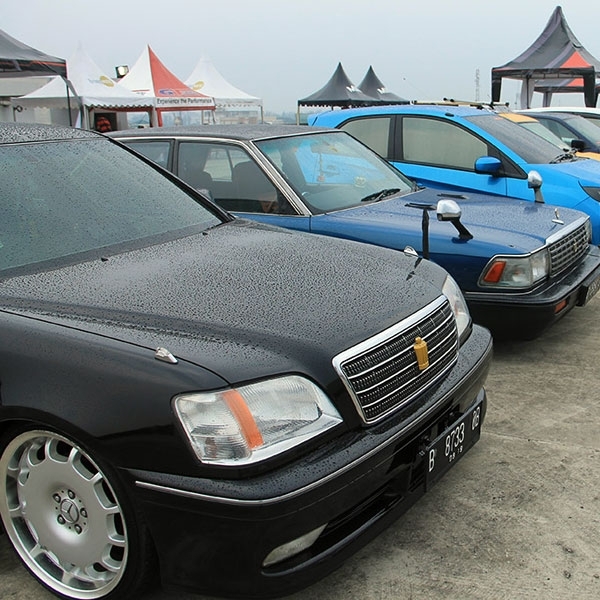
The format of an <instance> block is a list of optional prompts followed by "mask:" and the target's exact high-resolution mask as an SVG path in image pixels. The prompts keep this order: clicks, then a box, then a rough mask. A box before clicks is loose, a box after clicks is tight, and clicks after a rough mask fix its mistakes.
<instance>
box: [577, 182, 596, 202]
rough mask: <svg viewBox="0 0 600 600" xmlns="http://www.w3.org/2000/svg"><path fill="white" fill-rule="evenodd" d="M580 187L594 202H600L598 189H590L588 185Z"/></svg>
mask: <svg viewBox="0 0 600 600" xmlns="http://www.w3.org/2000/svg"><path fill="white" fill-rule="evenodd" d="M581 187H582V188H583V191H584V192H585V193H586V194H587V195H588V196H591V197H592V198H593V199H594V200H596V201H597V202H600V187H591V186H589V185H588V186H586V185H582V186H581Z"/></svg>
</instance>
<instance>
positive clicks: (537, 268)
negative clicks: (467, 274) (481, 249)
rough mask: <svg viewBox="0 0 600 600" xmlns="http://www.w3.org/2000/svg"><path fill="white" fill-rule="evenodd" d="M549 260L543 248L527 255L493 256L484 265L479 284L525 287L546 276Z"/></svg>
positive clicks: (531, 285) (529, 286) (515, 287)
mask: <svg viewBox="0 0 600 600" xmlns="http://www.w3.org/2000/svg"><path fill="white" fill-rule="evenodd" d="M549 264H550V260H549V257H548V251H547V250H546V249H545V248H544V249H543V250H538V251H537V252H534V253H533V254H530V255H528V256H495V257H494V258H493V259H492V260H491V261H490V262H489V263H488V264H487V266H486V267H485V269H484V270H483V273H482V274H481V278H480V279H479V285H481V286H484V287H499V288H514V289H527V288H531V287H533V286H534V285H535V284H536V283H539V282H540V281H543V280H544V279H546V278H547V277H548V270H549Z"/></svg>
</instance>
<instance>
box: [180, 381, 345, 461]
mask: <svg viewBox="0 0 600 600" xmlns="http://www.w3.org/2000/svg"><path fill="white" fill-rule="evenodd" d="M173 405H174V408H175V414H176V415H177V417H178V418H179V421H180V422H181V425H182V426H183V430H184V431H185V433H186V435H187V437H188V440H189V441H190V444H191V446H192V449H193V450H194V452H195V454H196V456H197V457H198V458H199V459H200V460H201V461H202V462H204V463H210V464H218V465H246V464H254V463H257V462H259V461H262V460H265V459H267V458H269V457H271V456H274V455H276V454H279V453H281V452H283V451H285V450H289V449H290V448H293V447H295V446H298V445H300V444H302V443H304V442H306V441H307V440H309V439H311V438H314V437H316V436H318V435H320V434H321V433H323V432H324V431H326V430H328V429H331V428H332V427H335V426H336V425H337V424H338V423H341V422H342V418H341V417H340V415H339V413H338V411H337V410H336V408H335V406H333V404H332V403H331V401H330V400H329V398H328V397H327V396H326V395H325V393H324V392H323V391H322V390H321V389H320V388H318V387H317V386H316V385H315V384H313V383H311V382H310V381H308V380H307V379H304V378H303V377H299V376H295V375H294V376H288V377H280V378H277V379H269V380H266V381H261V382H259V383H253V384H250V385H245V386H241V387H238V388H229V389H225V390H219V391H215V392H198V393H190V394H181V395H179V396H176V397H175V399H174V401H173Z"/></svg>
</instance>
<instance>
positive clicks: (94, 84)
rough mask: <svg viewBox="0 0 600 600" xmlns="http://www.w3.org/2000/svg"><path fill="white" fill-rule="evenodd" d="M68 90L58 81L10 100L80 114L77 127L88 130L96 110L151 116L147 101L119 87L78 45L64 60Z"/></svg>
mask: <svg viewBox="0 0 600 600" xmlns="http://www.w3.org/2000/svg"><path fill="white" fill-rule="evenodd" d="M67 77H68V80H69V82H70V83H71V88H70V89H69V88H68V87H67V85H66V84H65V81H64V80H63V79H62V78H61V77H55V78H53V79H52V80H51V81H49V82H48V83H47V84H46V85H44V86H42V87H41V88H39V89H37V90H35V91H33V92H31V93H29V94H27V95H25V96H21V97H20V98H16V99H14V100H13V104H16V105H18V106H21V107H23V108H24V109H28V108H47V109H69V108H71V109H73V107H75V110H76V111H77V112H79V113H80V116H81V120H80V125H82V126H83V127H87V128H89V127H90V126H91V124H92V123H93V112H94V111H95V110H98V109H100V110H109V111H116V112H119V111H127V112H129V111H145V112H149V113H151V112H152V109H153V105H152V102H150V101H149V100H148V98H144V97H143V96H140V95H139V94H135V93H134V92H131V91H128V90H126V89H125V88H122V87H119V86H118V85H117V84H116V83H115V82H114V81H113V80H112V79H111V78H110V77H108V76H107V75H105V74H104V72H103V71H102V69H101V68H100V67H99V66H98V65H97V64H96V63H95V62H94V61H93V60H92V59H91V58H90V56H89V55H88V54H87V53H86V52H85V51H84V50H83V48H82V47H81V44H80V45H79V46H78V48H77V50H76V51H75V52H74V53H73V56H71V58H70V59H68V60H67Z"/></svg>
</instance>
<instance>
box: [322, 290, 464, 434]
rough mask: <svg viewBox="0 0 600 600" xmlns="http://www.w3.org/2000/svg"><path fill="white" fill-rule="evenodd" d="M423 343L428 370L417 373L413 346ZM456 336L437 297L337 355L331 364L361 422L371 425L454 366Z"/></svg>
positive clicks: (448, 314) (447, 308) (450, 317)
mask: <svg viewBox="0 0 600 600" xmlns="http://www.w3.org/2000/svg"><path fill="white" fill-rule="evenodd" d="M417 337H420V338H422V339H423V340H425V342H427V347H428V352H429V367H427V368H426V369H424V370H419V366H418V363H417V359H416V355H415V350H414V347H413V346H414V344H415V339H416V338H417ZM457 356H458V332H457V328H456V320H455V319H454V314H453V313H452V309H451V307H450V304H449V302H448V300H447V299H446V298H445V297H444V296H441V297H440V298H438V299H437V300H436V301H435V302H432V303H431V304H430V305H428V306H427V307H425V308H423V309H421V310H420V311H418V312H417V313H415V314H414V315H412V316H411V317H409V318H408V319H405V320H404V321H401V322H400V323H398V324H397V325H395V326H393V327H391V328H389V329H387V330H386V331H384V332H382V333H381V334H379V335H377V336H375V337H373V338H371V339H369V340H367V341H365V342H363V343H361V344H358V345H357V346H355V347H354V348H350V349H349V350H347V351H345V352H342V353H341V354H339V355H338V356H337V357H336V358H335V359H334V361H333V365H334V367H335V369H336V370H337V372H338V374H339V375H340V377H341V378H342V380H343V381H344V383H345V385H346V387H347V389H348V391H349V392H350V395H351V396H352V398H353V400H354V402H355V404H356V406H357V408H358V410H359V412H360V414H361V416H362V418H363V420H364V421H365V422H366V423H372V422H374V421H377V420H379V419H381V418H383V417H384V416H385V415H387V414H388V413H390V412H391V411H394V410H396V409H398V408H400V407H401V406H405V405H406V404H407V403H408V402H410V400H411V399H413V398H415V397H416V396H418V395H419V394H420V393H421V392H423V391H424V390H425V389H426V388H427V387H429V386H430V385H431V384H432V383H433V382H435V381H436V380H437V379H439V378H440V377H441V376H442V375H443V374H444V373H445V372H446V371H447V370H448V369H449V368H450V367H452V365H453V364H454V363H455V362H456V359H457Z"/></svg>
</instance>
